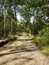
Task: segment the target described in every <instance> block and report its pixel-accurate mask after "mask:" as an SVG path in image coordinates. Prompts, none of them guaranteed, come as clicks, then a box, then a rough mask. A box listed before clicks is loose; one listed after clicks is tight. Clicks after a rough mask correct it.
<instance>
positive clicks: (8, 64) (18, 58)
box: [0, 34, 49, 65]
mask: <svg viewBox="0 0 49 65" xmlns="http://www.w3.org/2000/svg"><path fill="white" fill-rule="evenodd" d="M4 48H5V49H6V50H3V51H2V52H0V65H49V60H47V57H46V56H45V55H43V54H42V53H41V52H40V51H39V50H38V49H37V47H36V46H35V44H34V43H32V40H31V39H30V38H28V37H27V36H26V35H25V34H23V35H22V36H20V37H19V38H18V39H17V40H16V41H13V42H12V44H9V45H5V46H4Z"/></svg>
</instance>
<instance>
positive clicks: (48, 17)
mask: <svg viewBox="0 0 49 65" xmlns="http://www.w3.org/2000/svg"><path fill="white" fill-rule="evenodd" d="M17 12H19V13H20V14H21V17H22V18H24V19H25V21H24V20H21V22H20V23H18V22H19V21H18V20H17V15H16V13H17ZM32 16H33V17H34V21H32V23H31V22H30V18H31V17H32ZM22 32H26V33H30V34H31V35H34V37H35V39H34V41H35V43H36V45H37V46H38V47H39V48H40V49H44V48H46V49H48V50H47V51H49V0H0V39H1V38H4V37H9V35H13V34H17V33H22Z"/></svg>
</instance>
